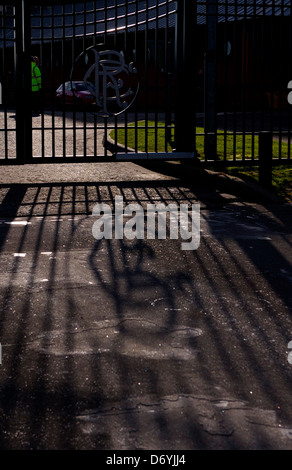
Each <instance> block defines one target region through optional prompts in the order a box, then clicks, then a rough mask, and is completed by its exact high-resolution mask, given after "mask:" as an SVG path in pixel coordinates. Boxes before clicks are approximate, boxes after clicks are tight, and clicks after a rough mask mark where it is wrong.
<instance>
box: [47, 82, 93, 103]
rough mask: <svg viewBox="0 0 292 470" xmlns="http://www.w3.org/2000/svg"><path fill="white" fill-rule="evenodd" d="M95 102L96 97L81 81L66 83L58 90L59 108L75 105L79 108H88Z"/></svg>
mask: <svg viewBox="0 0 292 470" xmlns="http://www.w3.org/2000/svg"><path fill="white" fill-rule="evenodd" d="M91 86H93V85H91ZM95 101H96V100H95V96H94V95H93V94H92V93H90V91H89V89H88V88H87V86H86V84H85V83H84V82H81V81H80V82H65V83H64V84H63V85H60V86H59V88H58V89H57V90H56V103H57V105H58V106H62V105H63V104H65V105H75V106H77V107H78V108H87V107H88V106H90V105H92V104H94V103H95Z"/></svg>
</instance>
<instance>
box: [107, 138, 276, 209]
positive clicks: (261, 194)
mask: <svg viewBox="0 0 292 470" xmlns="http://www.w3.org/2000/svg"><path fill="white" fill-rule="evenodd" d="M103 143H104V146H105V147H106V148H107V149H108V150H109V151H110V152H112V153H113V154H115V153H117V152H129V153H130V152H135V150H134V149H132V148H130V147H128V148H126V147H125V146H123V145H122V144H120V143H118V142H115V141H114V140H113V139H112V138H111V137H110V135H109V133H108V135H107V138H104V142H103ZM135 163H137V164H139V165H143V166H146V167H147V168H151V169H157V170H159V171H162V172H163V171H164V172H167V173H168V174H171V175H172V176H174V175H175V176H179V177H181V178H184V179H187V180H191V181H192V182H193V183H196V182H200V183H204V184H206V185H207V186H208V187H212V188H213V189H214V188H217V189H218V190H223V191H230V192H231V193H232V194H235V195H238V196H242V197H244V198H247V199H248V200H256V201H260V202H262V201H265V202H269V203H281V202H283V200H282V199H281V198H280V197H279V196H277V195H275V194H274V193H273V192H272V191H269V190H267V189H265V188H263V187H262V186H260V185H259V184H257V183H254V182H252V181H246V180H243V179H241V178H238V177H236V176H232V175H228V174H227V173H224V172H223V171H214V170H209V169H207V168H203V167H202V166H200V163H199V162H198V160H196V159H195V160H194V162H193V163H190V162H189V161H188V160H155V161H154V160H150V159H149V160H144V161H139V162H135Z"/></svg>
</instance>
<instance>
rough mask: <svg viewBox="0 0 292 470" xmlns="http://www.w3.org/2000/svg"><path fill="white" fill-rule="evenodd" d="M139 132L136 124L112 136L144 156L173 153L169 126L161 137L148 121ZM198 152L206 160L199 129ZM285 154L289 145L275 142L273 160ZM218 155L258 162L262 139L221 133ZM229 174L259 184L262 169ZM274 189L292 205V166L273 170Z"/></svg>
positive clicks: (239, 169)
mask: <svg viewBox="0 0 292 470" xmlns="http://www.w3.org/2000/svg"><path fill="white" fill-rule="evenodd" d="M137 127H138V129H137V132H136V130H135V123H131V124H130V125H129V126H128V128H127V134H126V130H125V128H123V127H121V128H118V130H117V135H115V131H114V130H113V131H112V132H111V134H110V136H111V138H112V139H114V140H115V139H117V142H119V143H120V144H122V145H126V146H127V147H128V148H132V149H135V150H138V151H142V152H145V151H147V152H165V151H168V152H171V145H170V144H169V143H167V144H166V143H165V132H166V131H165V125H164V123H163V122H159V123H157V133H156V129H155V123H154V122H153V121H148V122H147V126H146V122H145V121H139V122H137ZM170 133H171V139H173V137H174V128H173V126H172V127H171V129H170ZM196 150H197V152H198V154H199V155H200V157H201V158H204V128H202V127H197V129H196ZM280 151H281V156H282V158H287V156H288V144H287V143H285V142H282V143H281V144H280V143H279V141H277V140H274V142H273V156H274V158H278V157H279V152H280ZM217 154H218V156H219V158H221V159H223V158H224V155H226V159H228V160H233V159H234V158H238V159H241V158H242V155H243V154H244V155H245V158H246V159H248V158H252V156H253V155H254V157H255V158H258V137H257V136H251V135H245V136H243V135H234V134H233V133H232V132H228V133H226V134H225V135H224V133H223V132H220V131H218V135H217ZM226 172H227V173H229V174H232V175H234V176H238V177H241V178H246V179H251V180H254V181H258V167H255V166H252V167H250V166H246V167H244V166H241V167H232V166H230V167H228V168H227V169H226ZM272 178H273V181H272V183H273V187H274V190H275V192H276V193H277V194H278V195H280V196H282V197H284V198H285V199H286V200H289V201H291V202H292V167H291V166H275V167H274V168H273V174H272Z"/></svg>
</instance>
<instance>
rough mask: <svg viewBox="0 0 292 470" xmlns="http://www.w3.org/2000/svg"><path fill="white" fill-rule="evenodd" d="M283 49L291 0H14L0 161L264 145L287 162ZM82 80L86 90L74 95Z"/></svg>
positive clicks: (207, 155)
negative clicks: (34, 88)
mask: <svg viewBox="0 0 292 470" xmlns="http://www.w3.org/2000/svg"><path fill="white" fill-rule="evenodd" d="M32 55H33V56H38V58H39V61H40V69H41V72H42V90H41V95H40V100H39V104H40V113H39V115H37V116H35V115H32V113H31V85H30V80H31V78H30V74H31V70H30V67H31V65H30V57H31V56H32ZM291 56H292V35H291V5H290V1H288V0H257V1H255V0H233V1H227V0H182V1H178V2H176V1H174V0H144V1H141V0H95V1H90V2H89V1H88V2H80V1H79V2H71V3H70V2H68V1H66V2H65V1H62V0H59V1H53V2H50V4H46V2H38V1H37V0H31V1H27V0H23V1H20V0H15V1H12V0H11V1H10V2H9V3H8V4H2V5H0V64H1V70H0V83H1V89H0V92H1V93H0V97H1V105H0V142H1V147H0V163H24V162H29V161H32V162H55V161H66V162H69V161H87V160H89V161H109V160H114V159H116V158H118V159H126V160H132V159H137V158H138V159H144V158H164V159H165V158H166V159H169V158H177V159H180V158H183V157H188V158H189V157H193V156H196V157H198V158H199V160H200V161H201V164H202V165H216V166H218V165H225V166H226V165H237V164H240V165H241V164H245V165H258V164H259V161H260V159H261V161H262V158H264V157H263V155H262V148H263V145H262V142H263V141H265V142H266V144H265V146H264V148H265V149H266V150H265V151H264V153H265V152H267V155H270V156H271V158H272V163H273V164H287V163H288V164H290V162H291V112H292V99H289V93H292V85H290V82H291V81H292V62H291ZM114 64H115V67H114ZM85 77H87V78H86V81H87V82H88V83H86V86H87V88H86V90H85V92H83V93H82V92H81V93H78V92H77V89H75V88H74V89H73V90H72V86H75V82H77V81H81V82H84V81H85ZM96 77H97V78H96ZM87 79H88V80H87ZM93 82H94V83H93ZM93 85H94V86H93ZM62 86H63V87H64V91H66V94H65V93H64V92H63V93H62V91H63V88H62ZM70 86H71V89H70ZM58 89H59V92H57V90H58ZM90 95H92V96H93V103H92V102H91V101H90V100H91V98H90ZM290 97H291V95H290ZM23 103H24V104H25V106H24V105H23ZM267 142H270V146H271V148H270V149H269V151H267ZM266 158H268V157H266Z"/></svg>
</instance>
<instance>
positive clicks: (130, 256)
mask: <svg viewBox="0 0 292 470" xmlns="http://www.w3.org/2000/svg"><path fill="white" fill-rule="evenodd" d="M0 194H1V207H0V217H1V221H0V222H1V224H0V246H1V268H0V281H1V287H0V289H1V290H0V292H1V299H0V302H1V316H0V342H1V344H2V347H3V363H2V364H1V370H0V372H1V374H0V384H1V389H0V404H1V407H0V413H1V414H0V419H1V437H0V448H1V449H124V450H134V449H171V450H173V449H273V448H285V449H287V448H289V447H291V444H290V442H291V440H290V439H291V432H292V431H291V428H290V426H291V422H292V416H291V409H292V407H291V405H292V400H291V377H292V370H291V367H292V366H291V365H290V364H289V362H288V353H289V350H288V343H289V341H290V340H291V339H292V338H291V336H292V320H291V307H292V301H291V280H292V257H291V251H292V250H291V220H292V219H291V211H292V207H291V206H289V205H269V206H264V205H257V204H250V203H246V202H244V201H240V200H239V199H238V198H236V197H232V196H231V195H229V196H228V195H226V194H222V193H220V192H218V191H216V189H214V191H213V193H212V194H210V191H209V193H208V196H207V193H206V188H204V187H197V188H194V187H192V186H190V185H189V184H187V183H183V182H182V181H174V180H166V181H159V182H155V183H153V182H151V181H142V182H141V181H134V182H115V183H99V184H96V183H75V184H68V183H64V184H61V183H60V184H54V183H52V184H23V185H1V193H0ZM115 195H123V197H124V202H125V204H128V203H131V202H136V203H139V204H141V205H142V206H145V205H146V204H147V203H155V204H156V203H161V202H164V203H165V204H168V203H170V202H172V203H175V204H177V205H179V204H182V203H185V204H186V203H187V204H192V203H200V204H201V242H200V246H199V248H198V249H197V250H194V251H182V250H181V249H180V241H179V240H146V239H145V240H114V239H109V240H105V239H102V240H95V239H94V238H93V236H92V233H91V229H92V223H93V219H92V216H91V213H92V208H93V206H94V205H95V204H96V203H98V202H104V203H107V204H109V205H110V206H113V203H114V197H115ZM13 220H14V221H17V222H19V224H18V225H17V224H15V225H13V224H12V223H11V222H12V221H13ZM21 223H23V224H21ZM21 255H24V256H21Z"/></svg>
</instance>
